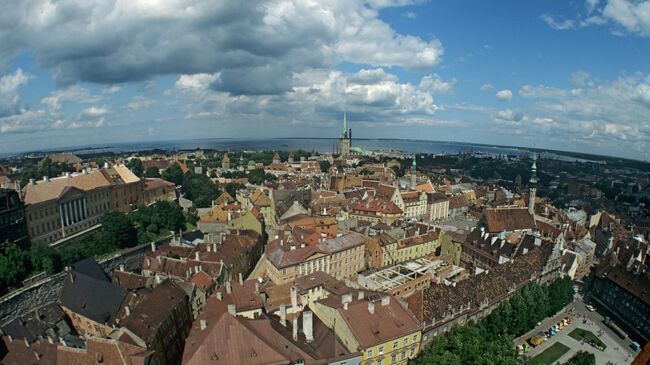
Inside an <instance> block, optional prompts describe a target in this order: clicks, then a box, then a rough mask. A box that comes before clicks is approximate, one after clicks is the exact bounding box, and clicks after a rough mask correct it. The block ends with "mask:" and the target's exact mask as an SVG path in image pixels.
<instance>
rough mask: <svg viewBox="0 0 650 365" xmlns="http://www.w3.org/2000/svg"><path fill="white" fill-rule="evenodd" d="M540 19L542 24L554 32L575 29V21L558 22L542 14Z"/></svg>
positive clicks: (548, 15) (550, 16)
mask: <svg viewBox="0 0 650 365" xmlns="http://www.w3.org/2000/svg"><path fill="white" fill-rule="evenodd" d="M540 19H542V21H544V23H546V24H548V26H549V27H551V28H553V29H555V30H567V29H573V28H574V27H575V21H574V20H572V19H565V20H561V21H560V20H556V19H555V18H553V16H552V15H550V14H542V16H540Z"/></svg>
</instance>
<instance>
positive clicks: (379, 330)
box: [312, 291, 422, 365]
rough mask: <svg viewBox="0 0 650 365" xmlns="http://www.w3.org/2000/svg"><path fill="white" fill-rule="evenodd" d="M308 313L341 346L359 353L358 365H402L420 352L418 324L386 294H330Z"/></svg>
mask: <svg viewBox="0 0 650 365" xmlns="http://www.w3.org/2000/svg"><path fill="white" fill-rule="evenodd" d="M312 311H313V312H314V313H315V314H316V315H317V316H318V318H319V319H320V320H321V321H322V322H323V323H324V324H325V325H326V326H327V327H329V328H331V329H332V330H334V332H335V333H336V336H337V337H338V338H339V339H340V340H341V342H342V343H343V345H344V346H346V348H347V349H348V350H349V351H351V352H356V351H360V352H361V353H362V360H361V364H362V365H388V364H398V365H406V364H407V363H408V360H409V359H414V358H415V357H416V356H417V355H418V353H419V351H420V340H421V337H422V336H421V335H422V333H421V331H420V323H419V321H418V320H417V319H416V318H415V316H414V315H413V313H411V312H410V311H409V310H408V309H405V308H404V307H402V305H400V304H399V302H398V301H397V299H396V298H394V297H391V296H390V295H388V294H380V293H376V292H366V291H358V292H352V293H348V294H344V295H342V296H335V295H331V296H328V297H327V298H324V299H321V300H318V301H316V302H314V303H313V307H312Z"/></svg>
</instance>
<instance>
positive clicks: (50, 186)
mask: <svg viewBox="0 0 650 365" xmlns="http://www.w3.org/2000/svg"><path fill="white" fill-rule="evenodd" d="M109 186H111V182H110V180H109V179H108V178H107V177H106V176H105V175H104V174H103V173H102V172H101V171H100V170H93V171H91V172H89V173H87V174H86V173H81V174H75V175H71V176H70V177H65V176H63V177H55V178H51V179H49V181H43V180H40V181H37V182H35V183H34V184H31V183H28V184H27V185H25V187H24V188H23V192H22V193H23V201H24V203H25V204H26V205H29V204H38V203H42V202H46V201H48V200H53V199H58V198H59V197H60V196H62V195H63V194H64V193H65V192H67V191H68V190H69V189H71V188H76V189H79V190H82V191H90V190H93V189H98V188H107V187H109Z"/></svg>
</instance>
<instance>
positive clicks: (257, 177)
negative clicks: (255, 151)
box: [248, 169, 278, 185]
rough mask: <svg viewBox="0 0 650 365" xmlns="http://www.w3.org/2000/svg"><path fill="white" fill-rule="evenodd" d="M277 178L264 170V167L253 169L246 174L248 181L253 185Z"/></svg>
mask: <svg viewBox="0 0 650 365" xmlns="http://www.w3.org/2000/svg"><path fill="white" fill-rule="evenodd" d="M277 179H278V178H277V177H275V175H273V174H268V173H265V172H264V169H254V170H251V171H250V173H249V174H248V181H249V182H250V183H251V184H253V185H263V184H264V182H265V181H275V180H277Z"/></svg>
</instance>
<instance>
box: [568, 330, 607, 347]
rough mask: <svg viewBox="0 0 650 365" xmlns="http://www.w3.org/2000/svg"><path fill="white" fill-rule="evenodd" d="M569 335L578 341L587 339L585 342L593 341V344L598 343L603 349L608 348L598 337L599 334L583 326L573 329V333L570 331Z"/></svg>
mask: <svg viewBox="0 0 650 365" xmlns="http://www.w3.org/2000/svg"><path fill="white" fill-rule="evenodd" d="M569 336H571V337H573V338H575V339H576V340H578V341H585V342H591V343H593V344H596V345H598V346H600V347H602V349H603V350H604V349H606V348H607V345H605V343H603V341H601V340H600V338H598V336H596V335H594V333H593V332H591V331H587V330H585V329H582V328H576V329H574V330H573V331H571V333H569Z"/></svg>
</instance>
